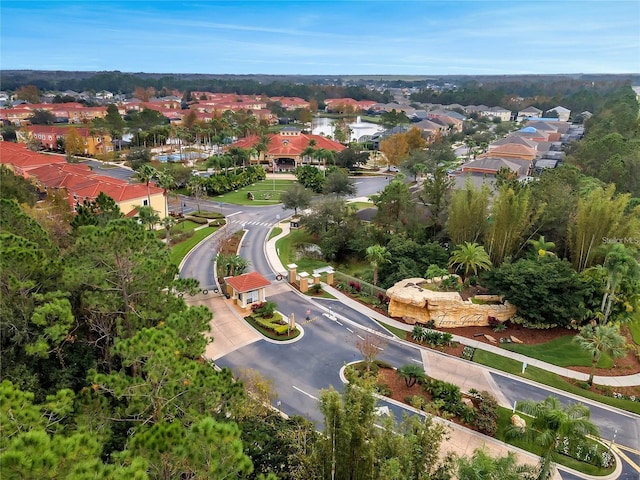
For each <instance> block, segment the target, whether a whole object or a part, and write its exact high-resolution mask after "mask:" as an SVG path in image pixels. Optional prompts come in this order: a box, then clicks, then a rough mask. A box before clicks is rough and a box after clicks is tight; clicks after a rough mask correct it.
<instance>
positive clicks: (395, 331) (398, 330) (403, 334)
mask: <svg viewBox="0 0 640 480" xmlns="http://www.w3.org/2000/svg"><path fill="white" fill-rule="evenodd" d="M376 321H377V322H378V323H379V324H380V325H382V326H383V327H384V328H386V329H387V330H389V331H390V332H391V333H393V334H394V335H395V336H396V337H398V338H400V339H402V340H406V339H407V332H406V331H405V330H403V329H401V328H398V327H394V326H392V325H388V324H386V323H384V322H381V321H379V320H376Z"/></svg>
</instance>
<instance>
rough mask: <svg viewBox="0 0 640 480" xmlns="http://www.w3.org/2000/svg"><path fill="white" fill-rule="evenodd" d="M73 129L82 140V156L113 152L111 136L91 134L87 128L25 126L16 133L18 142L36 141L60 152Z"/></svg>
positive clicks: (101, 133)
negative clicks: (30, 139)
mask: <svg viewBox="0 0 640 480" xmlns="http://www.w3.org/2000/svg"><path fill="white" fill-rule="evenodd" d="M71 128H74V129H75V130H76V132H78V134H79V135H80V136H81V137H82V138H83V140H84V152H82V154H84V155H90V156H94V155H99V154H105V153H109V152H112V151H113V144H112V143H111V135H109V133H107V132H93V131H92V130H91V129H89V128H87V127H63V126H56V125H27V126H26V127H23V128H22V129H20V130H18V131H16V136H17V138H18V141H19V142H22V143H26V142H27V141H28V140H29V138H34V139H36V140H38V141H39V142H40V143H41V144H42V146H43V147H44V148H45V149H47V150H60V148H59V144H60V143H63V142H64V139H65V137H66V136H67V135H68V134H69V130H70V129H71Z"/></svg>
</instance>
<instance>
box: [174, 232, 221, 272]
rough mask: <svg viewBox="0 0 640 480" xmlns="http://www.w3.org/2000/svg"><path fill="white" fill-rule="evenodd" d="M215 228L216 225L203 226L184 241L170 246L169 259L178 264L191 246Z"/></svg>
mask: <svg viewBox="0 0 640 480" xmlns="http://www.w3.org/2000/svg"><path fill="white" fill-rule="evenodd" d="M217 229H218V227H205V228H203V229H201V230H198V231H197V232H195V233H194V234H193V237H190V238H188V239H187V240H185V241H184V242H180V243H178V244H177V245H174V246H173V247H171V261H172V262H173V263H174V264H176V265H180V262H181V261H182V259H183V258H184V257H185V255H186V254H187V253H188V252H189V251H190V250H191V249H192V248H193V247H195V246H196V245H197V244H198V243H200V241H202V240H204V239H205V238H206V237H208V236H209V235H211V234H212V233H213V232H215V231H216V230H217Z"/></svg>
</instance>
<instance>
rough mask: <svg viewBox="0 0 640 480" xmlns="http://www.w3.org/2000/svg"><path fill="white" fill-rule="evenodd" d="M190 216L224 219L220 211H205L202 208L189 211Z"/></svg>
mask: <svg viewBox="0 0 640 480" xmlns="http://www.w3.org/2000/svg"><path fill="white" fill-rule="evenodd" d="M191 216H193V217H202V218H208V219H219V220H224V215H223V214H222V213H220V212H206V211H203V210H198V211H196V212H193V213H191Z"/></svg>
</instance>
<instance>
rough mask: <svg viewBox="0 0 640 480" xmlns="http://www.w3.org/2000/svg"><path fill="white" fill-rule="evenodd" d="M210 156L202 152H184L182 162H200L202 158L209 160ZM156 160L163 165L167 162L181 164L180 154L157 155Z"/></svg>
mask: <svg viewBox="0 0 640 480" xmlns="http://www.w3.org/2000/svg"><path fill="white" fill-rule="evenodd" d="M208 156H209V155H208V154H206V153H201V152H182V160H199V159H201V158H207V157H208ZM155 159H156V160H158V161H159V162H162V163H166V162H179V161H180V154H179V153H171V154H162V155H156V157H155Z"/></svg>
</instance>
